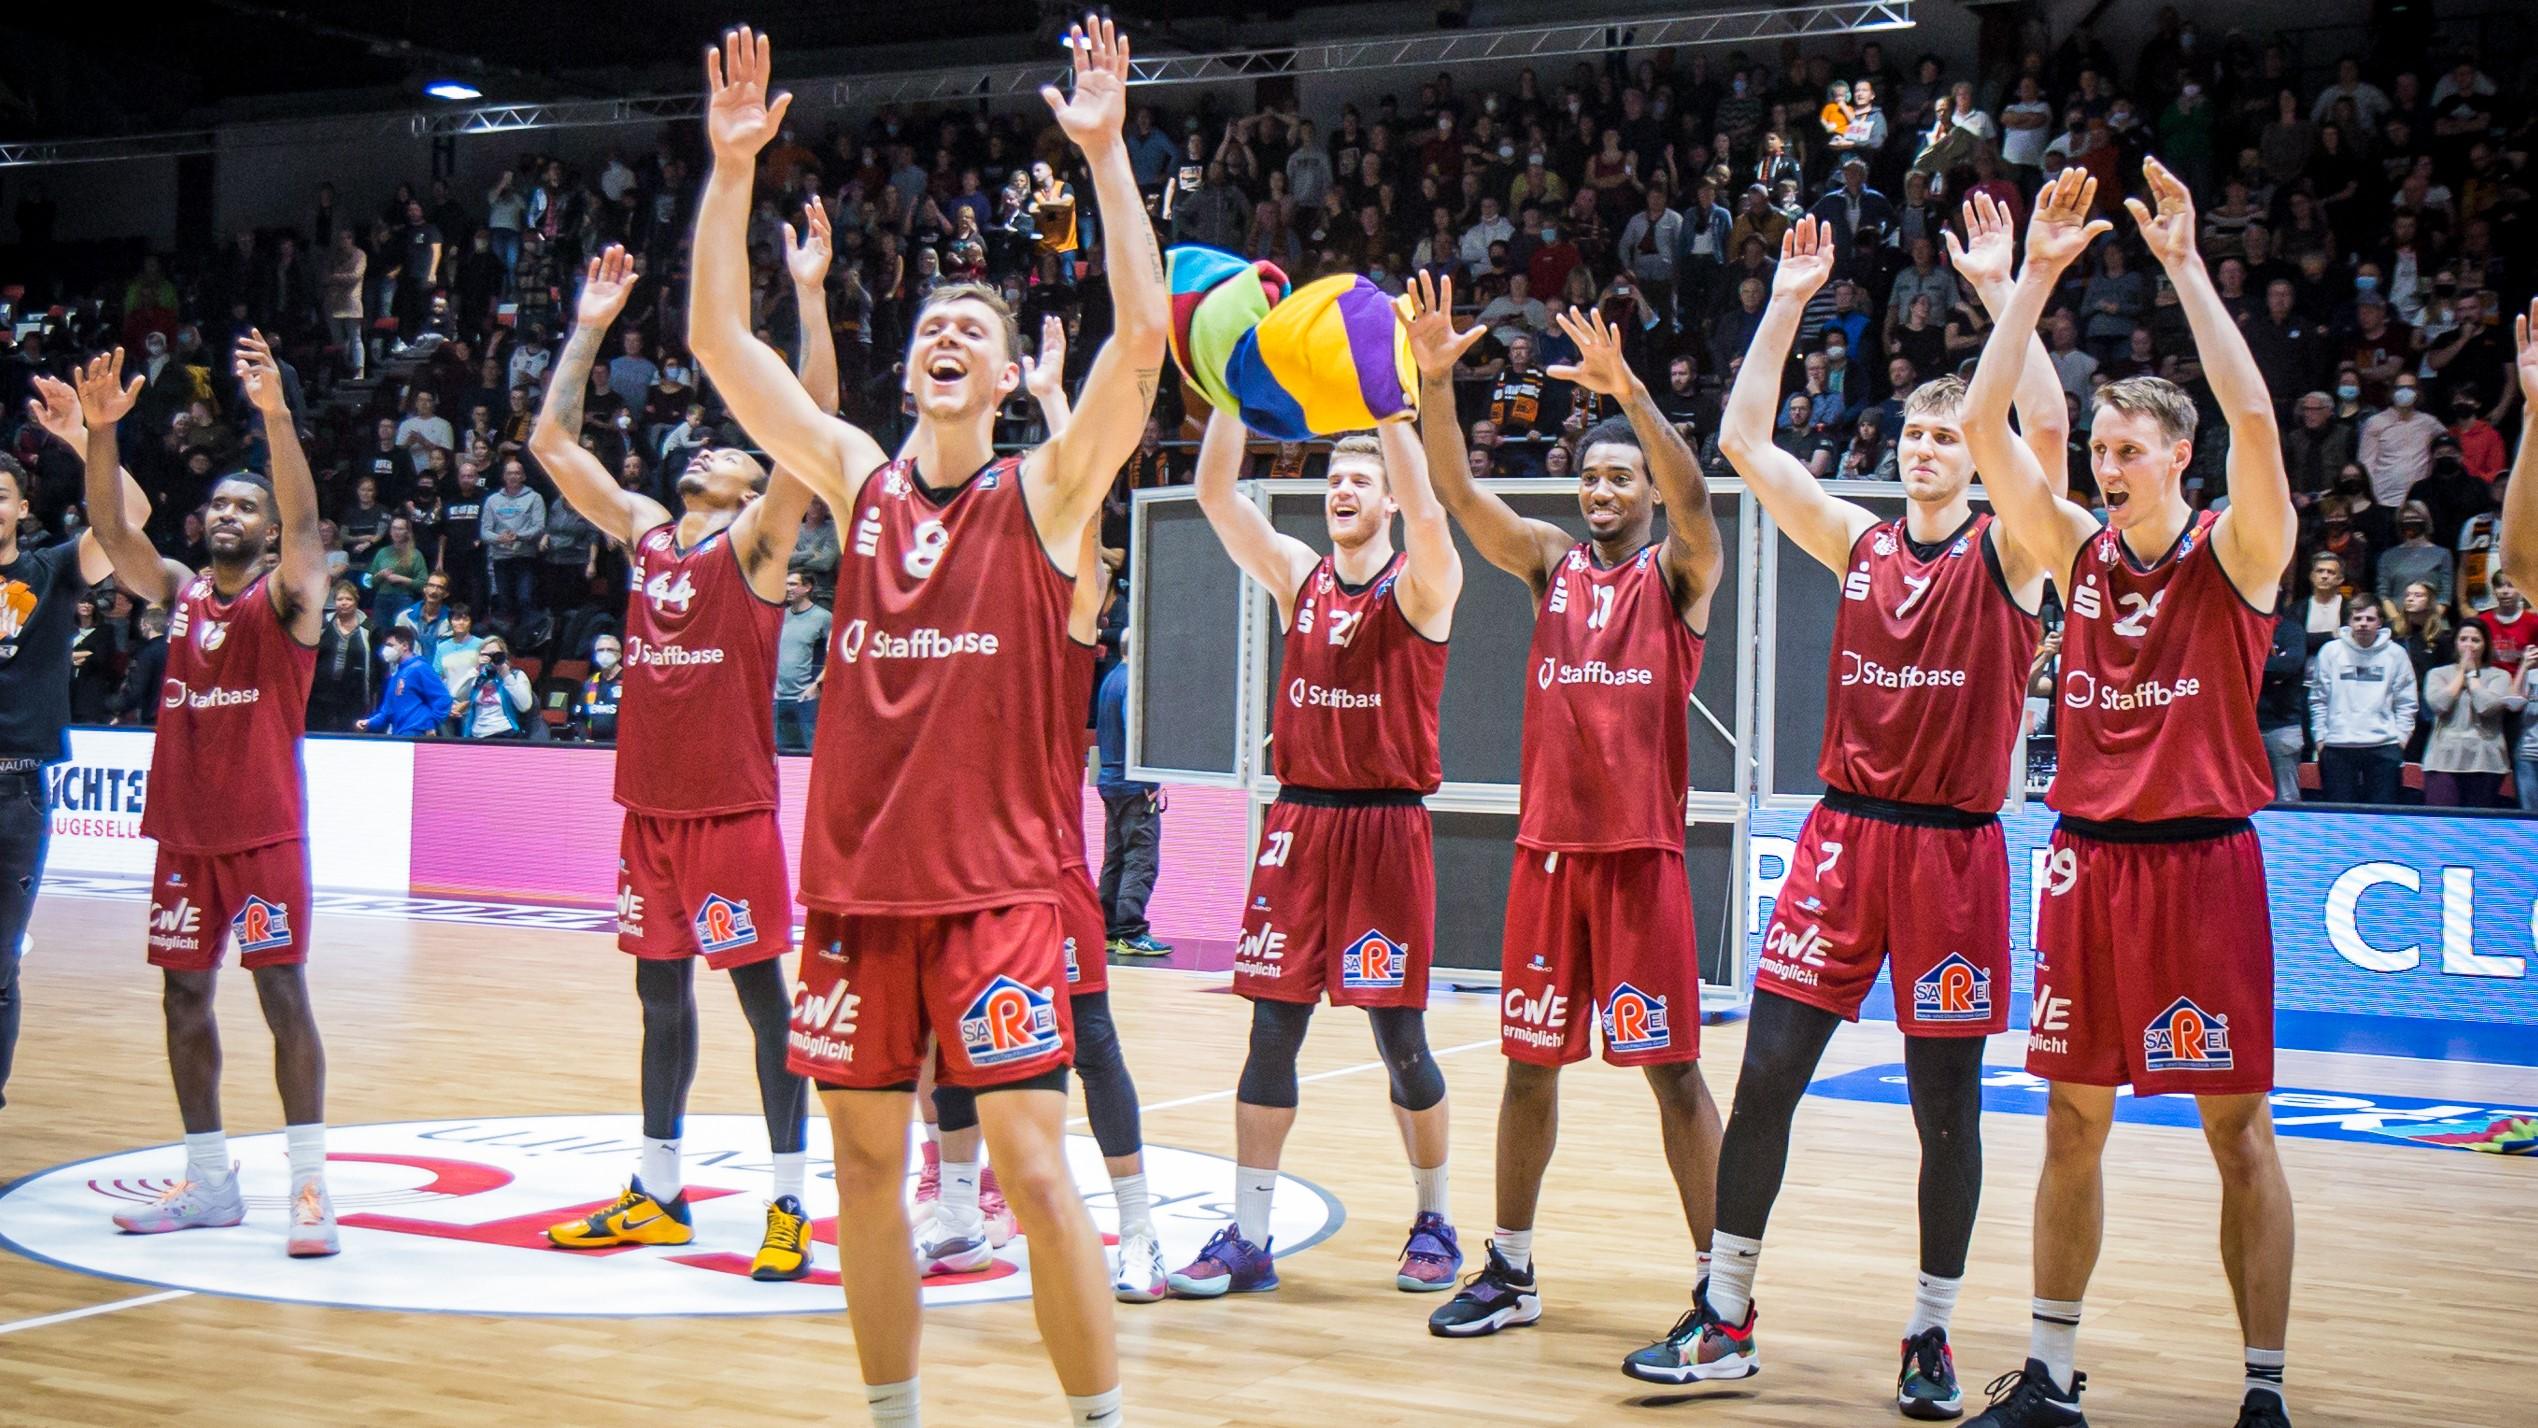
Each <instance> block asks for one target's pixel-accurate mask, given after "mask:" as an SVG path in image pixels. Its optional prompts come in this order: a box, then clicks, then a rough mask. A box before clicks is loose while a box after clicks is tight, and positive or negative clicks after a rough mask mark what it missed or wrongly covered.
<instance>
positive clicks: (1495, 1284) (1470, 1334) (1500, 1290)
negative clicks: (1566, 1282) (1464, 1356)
mask: <svg viewBox="0 0 2538 1428" xmlns="http://www.w3.org/2000/svg"><path fill="white" fill-rule="evenodd" d="M1541 1317H1542V1289H1541V1286H1540V1285H1539V1284H1537V1283H1535V1281H1534V1277H1533V1266H1531V1265H1527V1266H1525V1267H1524V1268H1523V1269H1518V1268H1516V1267H1515V1266H1514V1265H1512V1264H1509V1263H1508V1262H1507V1257H1506V1256H1505V1255H1503V1254H1500V1253H1499V1252H1498V1246H1497V1245H1495V1244H1493V1245H1491V1246H1489V1260H1488V1262H1487V1263H1485V1264H1483V1265H1482V1266H1481V1268H1480V1272H1479V1273H1477V1274H1474V1275H1473V1276H1472V1277H1471V1278H1469V1279H1467V1280H1464V1281H1463V1288H1462V1291H1461V1292H1460V1293H1458V1294H1456V1295H1455V1296H1454V1297H1453V1298H1452V1299H1449V1300H1447V1301H1446V1302H1445V1307H1444V1308H1442V1309H1439V1310H1437V1311H1436V1312H1435V1313H1433V1314H1430V1315H1429V1316H1428V1332H1429V1333H1431V1334H1434V1335H1436V1336H1437V1337H1438V1338H1441V1339H1477V1338H1479V1337H1480V1336H1481V1335H1483V1334H1495V1333H1497V1332H1498V1331H1499V1330H1501V1329H1521V1328H1523V1327H1524V1326H1525V1325H1527V1324H1530V1323H1532V1322H1533V1321H1534V1320H1536V1319H1539V1318H1541Z"/></svg>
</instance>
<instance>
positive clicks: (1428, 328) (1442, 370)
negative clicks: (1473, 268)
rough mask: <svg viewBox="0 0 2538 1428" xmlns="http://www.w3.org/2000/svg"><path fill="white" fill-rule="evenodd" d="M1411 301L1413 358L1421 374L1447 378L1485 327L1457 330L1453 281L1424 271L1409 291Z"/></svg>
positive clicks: (1411, 346) (1411, 354)
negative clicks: (1455, 326) (1455, 325)
mask: <svg viewBox="0 0 2538 1428" xmlns="http://www.w3.org/2000/svg"><path fill="white" fill-rule="evenodd" d="M1407 297H1408V299H1409V302H1410V359H1411V360H1412V361H1414V362H1416V363H1418V364H1419V375H1420V376H1421V377H1445V376H1451V375H1452V374H1453V372H1454V364H1455V363H1457V362H1460V361H1462V360H1463V354H1464V353H1466V352H1469V351H1471V350H1472V344H1473V343H1475V342H1478V341H1480V340H1481V333H1482V332H1483V331H1484V330H1485V329H1483V328H1482V327H1481V326H1480V325H1479V324H1478V323H1474V324H1473V325H1472V326H1470V327H1468V328H1466V329H1464V330H1463V331H1461V332H1456V331H1455V330H1454V280H1453V279H1452V278H1437V277H1433V276H1431V275H1430V274H1428V273H1427V272H1426V271H1424V270H1422V271H1421V272H1420V273H1419V277H1418V281H1417V282H1415V283H1413V284H1412V285H1411V288H1410V291H1409V293H1408V294H1407Z"/></svg>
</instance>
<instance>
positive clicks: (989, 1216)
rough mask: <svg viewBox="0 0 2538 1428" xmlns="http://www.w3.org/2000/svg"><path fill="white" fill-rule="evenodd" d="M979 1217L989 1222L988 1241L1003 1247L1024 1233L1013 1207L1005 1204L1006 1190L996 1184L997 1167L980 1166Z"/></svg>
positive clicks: (999, 1247)
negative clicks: (1016, 1220)
mask: <svg viewBox="0 0 2538 1428" xmlns="http://www.w3.org/2000/svg"><path fill="white" fill-rule="evenodd" d="M978 1218H979V1219H981V1220H983V1221H985V1222H986V1224H987V1243H989V1244H990V1245H993V1246H995V1247H996V1248H997V1249H1003V1248H1004V1247H1005V1246H1006V1245H1009V1244H1011V1243H1013V1237H1014V1236H1016V1235H1018V1234H1021V1233H1022V1227H1021V1226H1020V1225H1018V1224H1016V1223H1015V1222H1014V1218H1013V1210H1012V1207H1010V1206H1008V1205H1006V1204H1005V1192H1004V1191H1003V1190H1001V1189H998V1188H997V1186H996V1167H994V1166H992V1165H982V1166H980V1167H979V1168H978Z"/></svg>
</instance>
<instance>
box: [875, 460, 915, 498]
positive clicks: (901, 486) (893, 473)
mask: <svg viewBox="0 0 2538 1428" xmlns="http://www.w3.org/2000/svg"><path fill="white" fill-rule="evenodd" d="M881 489H882V492H883V493H884V494H885V495H891V496H905V495H906V494H908V490H909V487H908V468H906V467H905V466H900V465H897V464H893V465H892V466H891V468H890V474H889V475H887V476H884V477H882V478H881Z"/></svg>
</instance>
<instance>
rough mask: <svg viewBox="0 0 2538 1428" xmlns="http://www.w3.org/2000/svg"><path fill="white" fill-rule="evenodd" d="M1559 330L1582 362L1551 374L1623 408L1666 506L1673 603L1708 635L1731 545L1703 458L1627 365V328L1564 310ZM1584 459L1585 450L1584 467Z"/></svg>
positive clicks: (1666, 564) (1666, 559)
mask: <svg viewBox="0 0 2538 1428" xmlns="http://www.w3.org/2000/svg"><path fill="white" fill-rule="evenodd" d="M1560 330H1561V331H1563V332H1566V333H1567V334H1568V335H1569V340H1570V341H1571V342H1574V343H1576V344H1577V353H1578V356H1577V361H1576V362H1575V363H1572V364H1567V365H1563V366H1558V367H1553V368H1551V369H1550V375H1551V376H1554V377H1557V378H1559V379H1560V380H1561V381H1563V382H1575V383H1577V384H1578V385H1579V386H1580V387H1583V388H1585V389H1586V390H1587V391H1590V392H1599V393H1602V394H1603V395H1605V396H1608V397H1611V398H1612V399H1613V400H1614V401H1616V402H1618V403H1620V405H1621V411H1622V415H1623V416H1624V417H1625V418H1627V419H1628V420H1629V422H1630V430H1631V434H1632V435H1634V436H1636V437H1638V438H1639V450H1640V453H1641V455H1643V456H1644V457H1645V458H1646V459H1647V462H1648V479H1649V480H1651V481H1654V482H1655V483H1656V485H1657V494H1658V496H1660V497H1662V498H1663V499H1664V501H1665V505H1666V543H1665V549H1664V550H1663V551H1662V552H1660V553H1659V555H1658V560H1659V561H1660V562H1661V563H1662V565H1663V568H1664V570H1665V576H1666V585H1667V587H1668V588H1669V589H1671V590H1672V591H1673V592H1674V605H1675V608H1676V609H1677V610H1678V611H1680V612H1682V615H1683V619H1684V622H1685V623H1686V624H1688V625H1690V626H1691V627H1692V628H1693V630H1694V631H1695V632H1706V631H1707V630H1708V628H1709V623H1710V597H1711V596H1712V595H1713V594H1715V593H1716V592H1717V590H1718V576H1719V570H1720V569H1721V567H1722V566H1724V565H1725V563H1726V548H1725V545H1724V543H1723V542H1722V541H1721V540H1720V538H1719V533H1718V517H1716V516H1714V515H1712V514H1711V513H1710V483H1709V481H1708V479H1707V478H1705V477H1704V476H1702V474H1701V461H1700V458H1699V457H1698V456H1696V455H1694V454H1693V451H1692V448H1691V446H1690V445H1689V444H1687V443H1686V442H1685V441H1684V439H1683V433H1681V432H1679V431H1676V430H1675V429H1674V423H1672V422H1670V421H1667V420H1666V414H1665V413H1664V412H1661V411H1659V410H1657V400H1656V398H1655V397H1653V396H1650V395H1649V393H1648V386H1647V384H1646V383H1645V382H1642V381H1640V380H1639V374H1638V373H1636V372H1633V371H1632V370H1630V364H1629V363H1628V362H1626V361H1624V360H1622V345H1621V343H1622V338H1621V331H1620V329H1618V328H1615V327H1612V326H1610V325H1609V324H1607V323H1606V322H1605V321H1604V314H1603V313H1601V312H1590V313H1588V314H1587V315H1586V316H1584V317H1579V316H1578V315H1577V311H1576V310H1575V309H1574V308H1572V309H1568V310H1565V311H1563V312H1562V313H1561V314H1560ZM1585 456H1586V453H1585V452H1582V451H1581V452H1579V453H1578V457H1579V463H1578V464H1579V465H1580V466H1583V465H1584V464H1585Z"/></svg>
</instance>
